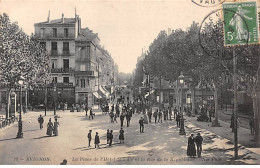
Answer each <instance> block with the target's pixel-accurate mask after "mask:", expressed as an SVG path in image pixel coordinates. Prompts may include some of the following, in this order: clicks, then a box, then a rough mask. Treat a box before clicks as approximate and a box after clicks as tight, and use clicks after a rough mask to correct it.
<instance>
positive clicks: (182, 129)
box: [178, 72, 186, 135]
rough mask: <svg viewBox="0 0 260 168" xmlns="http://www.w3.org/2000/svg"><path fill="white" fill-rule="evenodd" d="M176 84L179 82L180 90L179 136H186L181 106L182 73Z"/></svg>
mask: <svg viewBox="0 0 260 168" xmlns="http://www.w3.org/2000/svg"><path fill="white" fill-rule="evenodd" d="M178 82H179V86H180V88H181V93H180V103H181V108H180V113H181V119H180V131H179V135H186V132H185V129H184V118H183V104H182V87H183V85H184V76H183V73H182V72H181V73H180V76H179V77H178Z"/></svg>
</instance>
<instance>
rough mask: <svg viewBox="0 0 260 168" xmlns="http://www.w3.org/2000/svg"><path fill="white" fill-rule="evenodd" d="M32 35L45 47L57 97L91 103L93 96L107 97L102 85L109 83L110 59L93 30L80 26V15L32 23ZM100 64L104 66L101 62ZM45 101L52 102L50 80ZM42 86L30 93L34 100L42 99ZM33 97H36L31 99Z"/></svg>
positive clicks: (110, 77) (61, 100)
mask: <svg viewBox="0 0 260 168" xmlns="http://www.w3.org/2000/svg"><path fill="white" fill-rule="evenodd" d="M34 27H35V38H36V39H37V40H38V41H39V42H40V43H41V44H42V45H43V46H44V47H46V51H47V53H48V54H49V56H50V64H51V65H50V67H51V75H52V78H53V83H57V84H56V86H57V93H58V95H57V96H58V97H57V101H58V102H68V104H69V105H72V104H74V103H86V102H87V103H88V105H89V106H92V105H94V104H95V101H94V99H95V97H96V98H97V99H101V98H109V97H108V96H109V95H108V93H107V92H106V90H104V89H102V88H103V87H104V86H105V85H109V84H110V83H111V79H112V78H113V73H114V71H113V69H114V68H113V67H114V61H113V59H112V57H111V56H110V54H109V53H108V52H107V51H106V50H104V49H103V48H102V47H101V46H100V44H99V43H100V39H99V37H98V34H97V33H93V31H92V30H90V29H89V28H81V19H80V17H79V16H78V15H76V14H75V17H74V18H64V15H63V14H62V16H61V18H60V19H55V20H50V16H49V17H48V19H47V21H45V22H40V23H36V24H35V25H34ZM102 65H104V66H102ZM48 91H49V92H48V95H49V96H48V104H52V102H53V100H52V97H53V96H52V95H53V94H55V93H54V92H53V86H52V84H51V85H49V86H48ZM42 94H44V93H43V89H42V88H39V89H36V90H35V91H34V92H32V93H31V96H32V101H34V102H36V104H40V103H42V102H44V96H43V95H42ZM35 98H36V99H35Z"/></svg>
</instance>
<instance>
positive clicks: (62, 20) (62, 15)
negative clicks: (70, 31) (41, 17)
mask: <svg viewBox="0 0 260 168" xmlns="http://www.w3.org/2000/svg"><path fill="white" fill-rule="evenodd" d="M61 22H62V23H64V14H61Z"/></svg>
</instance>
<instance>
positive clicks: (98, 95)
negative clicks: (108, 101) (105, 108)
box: [93, 92, 102, 99]
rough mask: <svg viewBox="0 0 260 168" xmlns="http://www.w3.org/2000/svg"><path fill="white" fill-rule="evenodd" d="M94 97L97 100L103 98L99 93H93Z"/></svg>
mask: <svg viewBox="0 0 260 168" xmlns="http://www.w3.org/2000/svg"><path fill="white" fill-rule="evenodd" d="M93 95H94V96H95V97H96V98H97V99H100V98H102V96H101V95H100V94H98V92H93Z"/></svg>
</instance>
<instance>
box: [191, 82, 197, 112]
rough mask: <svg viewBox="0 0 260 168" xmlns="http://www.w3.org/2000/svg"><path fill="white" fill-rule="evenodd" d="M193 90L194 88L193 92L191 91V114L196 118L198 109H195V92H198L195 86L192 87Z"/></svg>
mask: <svg viewBox="0 0 260 168" xmlns="http://www.w3.org/2000/svg"><path fill="white" fill-rule="evenodd" d="M191 88H192V90H191V104H192V105H191V106H192V112H191V114H192V116H195V109H196V107H195V91H196V88H195V87H194V86H192V87H191Z"/></svg>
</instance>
